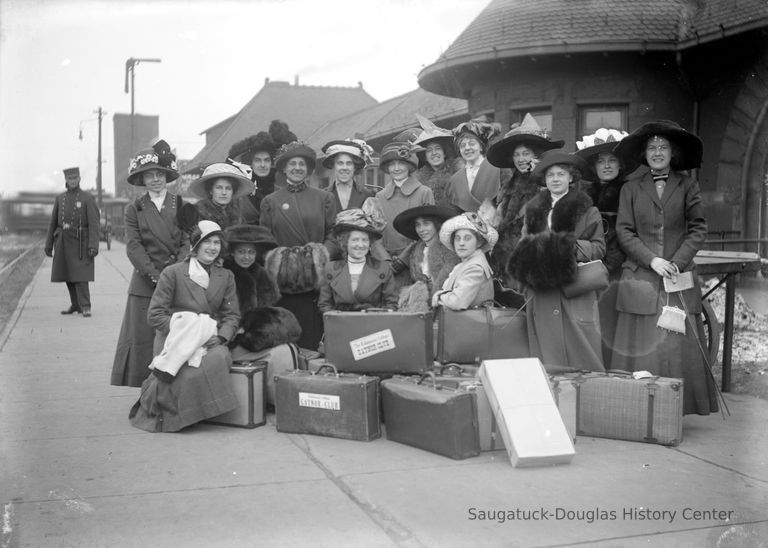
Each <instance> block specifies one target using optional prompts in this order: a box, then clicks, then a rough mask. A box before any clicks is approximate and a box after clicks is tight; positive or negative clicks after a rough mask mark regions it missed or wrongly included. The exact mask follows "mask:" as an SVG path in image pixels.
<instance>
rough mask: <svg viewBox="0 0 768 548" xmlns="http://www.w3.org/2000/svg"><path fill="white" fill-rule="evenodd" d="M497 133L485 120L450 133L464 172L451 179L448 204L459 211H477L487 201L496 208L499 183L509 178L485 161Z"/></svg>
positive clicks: (504, 172) (499, 127)
mask: <svg viewBox="0 0 768 548" xmlns="http://www.w3.org/2000/svg"><path fill="white" fill-rule="evenodd" d="M500 130H501V126H500V125H499V124H496V123H490V122H488V121H486V119H485V117H482V118H478V119H475V120H470V121H468V122H464V123H462V124H459V125H458V126H457V127H455V128H454V129H453V135H454V144H455V146H456V150H457V151H458V153H459V155H460V156H461V158H462V160H463V161H464V168H463V169H459V170H458V171H456V173H454V174H453V175H452V176H451V179H450V184H449V185H448V198H447V200H448V202H449V203H450V204H453V205H455V206H457V207H459V208H460V209H461V210H462V211H477V210H478V209H480V206H481V205H482V204H483V202H485V201H486V200H488V201H491V202H493V203H494V204H495V203H496V197H497V196H498V194H499V189H500V188H501V185H502V183H503V182H504V181H506V180H507V179H508V178H509V177H510V173H509V170H504V171H502V170H501V169H499V168H498V167H496V166H494V165H492V164H491V163H490V162H488V161H486V159H485V153H486V151H487V150H488V144H489V143H490V142H491V140H492V139H493V138H494V137H495V136H496V135H498V134H499V131H500Z"/></svg>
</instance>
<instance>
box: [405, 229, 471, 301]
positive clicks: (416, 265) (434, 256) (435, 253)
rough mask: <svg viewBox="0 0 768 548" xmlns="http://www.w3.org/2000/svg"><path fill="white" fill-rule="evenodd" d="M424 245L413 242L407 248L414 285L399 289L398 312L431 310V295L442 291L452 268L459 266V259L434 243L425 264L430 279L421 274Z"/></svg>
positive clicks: (442, 246) (440, 245)
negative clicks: (427, 265) (427, 266)
mask: <svg viewBox="0 0 768 548" xmlns="http://www.w3.org/2000/svg"><path fill="white" fill-rule="evenodd" d="M425 248H426V244H425V243H424V242H422V241H418V242H414V244H413V245H412V246H411V248H409V250H410V253H409V255H408V261H407V265H408V269H409V271H410V273H411V279H412V280H414V281H415V282H416V283H413V284H411V285H407V286H405V287H403V288H401V289H400V297H399V302H398V307H397V308H398V310H403V311H405V312H427V311H429V310H431V309H432V304H431V301H432V295H434V294H435V291H438V290H440V289H442V287H443V283H444V282H445V280H446V279H448V276H449V274H450V273H451V271H452V270H453V267H454V266H456V265H457V264H459V262H460V260H459V257H458V256H457V255H456V253H454V252H453V251H451V250H450V249H448V248H447V247H445V246H444V245H442V244H440V243H439V242H436V243H435V244H434V245H433V246H432V247H431V248H430V250H429V255H428V256H427V263H428V264H429V273H430V278H427V277H426V276H424V274H422V272H421V262H422V260H423V259H424V250H425Z"/></svg>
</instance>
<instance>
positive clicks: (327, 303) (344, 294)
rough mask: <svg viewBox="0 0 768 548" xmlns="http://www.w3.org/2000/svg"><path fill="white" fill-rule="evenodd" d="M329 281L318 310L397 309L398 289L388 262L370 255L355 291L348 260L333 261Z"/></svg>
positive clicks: (328, 267)
mask: <svg viewBox="0 0 768 548" xmlns="http://www.w3.org/2000/svg"><path fill="white" fill-rule="evenodd" d="M325 278H326V282H327V283H325V284H324V285H323V287H322V288H321V289H320V298H319V300H318V308H319V309H320V311H321V312H329V311H331V310H361V309H363V308H367V307H374V308H390V309H393V310H394V309H396V308H397V287H396V286H395V280H394V276H393V274H392V268H390V263H389V262H388V261H380V260H378V259H375V258H373V257H371V256H370V255H369V256H368V258H367V259H366V261H365V266H364V267H363V271H362V272H361V273H360V278H359V279H358V283H357V289H355V291H354V292H353V291H352V278H351V277H350V274H349V268H347V261H346V260H343V261H331V262H330V263H328V264H327V265H326V267H325Z"/></svg>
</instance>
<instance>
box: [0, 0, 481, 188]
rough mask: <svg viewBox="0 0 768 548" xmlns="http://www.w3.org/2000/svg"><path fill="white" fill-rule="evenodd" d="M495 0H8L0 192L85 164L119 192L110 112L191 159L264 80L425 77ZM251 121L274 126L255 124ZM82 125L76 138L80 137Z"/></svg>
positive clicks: (4, 7) (3, 23) (2, 36)
mask: <svg viewBox="0 0 768 548" xmlns="http://www.w3.org/2000/svg"><path fill="white" fill-rule="evenodd" d="M488 1H489V0H358V1H357V2H354V1H349V0H346V1H342V0H215V1H212V0H186V1H182V0H154V1H151V2H150V1H126V0H119V1H118V0H90V1H83V0H0V168H1V171H0V172H1V173H2V177H1V178H0V196H12V195H14V194H16V193H17V192H18V191H21V190H25V191H39V192H47V191H58V190H61V189H63V187H64V177H63V175H62V173H61V172H62V170H63V169H64V168H67V167H70V166H80V172H81V176H82V183H81V186H82V187H83V188H95V186H96V172H97V152H98V122H97V114H96V110H97V109H98V107H102V109H103V110H104V111H105V115H104V118H103V121H102V160H103V163H102V182H103V187H104V191H105V192H109V193H112V192H114V165H113V153H112V145H113V143H112V131H113V128H112V115H114V114H115V113H126V114H129V113H130V111H131V96H130V94H129V93H125V90H124V85H125V64H126V63H125V62H126V60H127V59H128V58H130V57H134V58H152V59H161V62H160V63H140V64H139V65H138V66H137V67H136V74H135V91H134V100H135V112H136V113H137V114H153V115H158V116H159V117H160V137H162V138H163V139H165V140H166V141H168V143H170V145H171V146H172V147H173V148H175V149H176V151H177V154H178V157H179V158H182V159H191V158H192V157H193V156H194V155H195V154H196V153H197V152H198V151H199V150H200V149H201V148H202V147H203V144H204V137H203V136H202V135H200V132H202V131H203V130H205V129H207V128H209V127H210V126H212V125H214V124H216V123H218V122H220V121H221V120H223V119H225V118H227V117H229V116H231V115H233V114H236V113H237V112H238V111H239V110H240V108H242V107H243V105H245V103H246V102H247V101H248V100H250V99H251V97H253V96H254V95H255V94H256V93H257V92H258V91H259V90H260V89H261V88H262V86H263V85H264V80H265V78H269V79H270V80H287V81H289V82H291V83H293V82H294V79H295V78H296V77H297V76H298V77H299V82H300V84H303V85H327V86H357V84H358V82H362V83H363V87H364V88H365V89H366V91H367V92H368V93H369V94H370V95H371V96H373V97H374V98H375V99H376V100H378V101H384V100H387V99H390V98H392V97H395V96H398V95H401V94H403V93H407V92H409V91H412V90H414V89H416V88H417V87H418V82H417V75H418V73H419V71H420V70H421V69H422V68H424V67H425V66H428V65H430V64H432V63H434V62H435V61H436V60H437V59H438V57H439V56H440V54H441V53H442V52H444V51H445V50H446V49H447V48H448V47H449V46H450V45H451V43H452V42H453V41H454V40H455V39H456V38H457V37H458V36H459V34H461V32H462V31H463V30H464V29H465V28H466V27H467V26H468V25H469V23H470V22H471V21H472V20H473V19H474V18H475V17H476V16H477V15H478V14H479V13H480V12H481V11H482V10H483V8H484V7H485V6H486V5H487V4H488ZM256 129H257V130H261V129H266V128H256ZM81 131H82V140H81V139H79V134H80V133H81Z"/></svg>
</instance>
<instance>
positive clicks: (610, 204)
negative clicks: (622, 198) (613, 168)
mask: <svg viewBox="0 0 768 548" xmlns="http://www.w3.org/2000/svg"><path fill="white" fill-rule="evenodd" d="M624 183H625V181H624V179H622V178H616V179H614V180H613V181H611V182H610V183H607V184H602V183H590V184H589V185H585V187H584V191H585V192H586V193H587V194H588V195H589V197H590V198H592V203H593V204H595V207H597V209H598V211H600V213H616V212H617V211H619V195H620V194H621V187H623V186H624Z"/></svg>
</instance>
